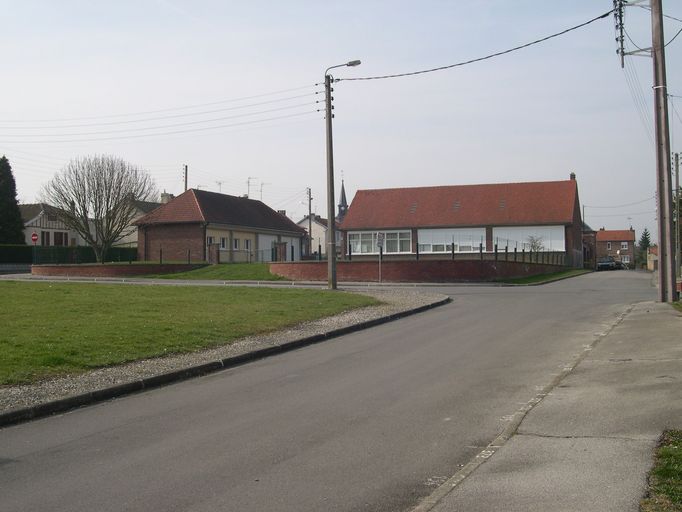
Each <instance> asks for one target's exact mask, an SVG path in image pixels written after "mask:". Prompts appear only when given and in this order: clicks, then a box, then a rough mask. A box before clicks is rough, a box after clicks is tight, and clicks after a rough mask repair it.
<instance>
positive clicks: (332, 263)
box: [324, 60, 360, 290]
mask: <svg viewBox="0 0 682 512" xmlns="http://www.w3.org/2000/svg"><path fill="white" fill-rule="evenodd" d="M358 65H360V61H359V60H351V61H350V62H346V63H345V64H338V65H336V66H330V67H328V68H327V69H326V70H325V72H324V96H325V107H326V108H325V117H324V118H325V120H326V121H327V123H326V127H327V284H328V288H329V289H330V290H336V225H335V224H336V215H335V212H334V144H333V142H332V118H333V117H334V115H333V114H332V110H333V109H334V107H332V99H333V98H332V77H331V75H330V74H329V70H330V69H334V68H341V67H345V66H358Z"/></svg>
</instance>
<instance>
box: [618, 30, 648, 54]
mask: <svg viewBox="0 0 682 512" xmlns="http://www.w3.org/2000/svg"><path fill="white" fill-rule="evenodd" d="M623 32H624V33H625V37H627V38H628V41H630V42H631V43H632V46H634V47H635V48H637V49H638V50H639V51H641V52H645V51H647V50H645V49H644V48H640V47H639V46H638V45H637V43H635V42H634V41H633V40H632V38H631V37H630V34H628V31H627V30H623Z"/></svg>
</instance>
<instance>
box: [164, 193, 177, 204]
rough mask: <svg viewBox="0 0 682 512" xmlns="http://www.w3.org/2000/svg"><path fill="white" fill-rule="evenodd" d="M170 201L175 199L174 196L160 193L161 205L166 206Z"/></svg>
mask: <svg viewBox="0 0 682 512" xmlns="http://www.w3.org/2000/svg"><path fill="white" fill-rule="evenodd" d="M171 199H175V196H174V195H173V194H169V193H168V192H166V191H165V190H164V191H163V192H162V193H161V203H162V204H166V203H168V202H170V200H171Z"/></svg>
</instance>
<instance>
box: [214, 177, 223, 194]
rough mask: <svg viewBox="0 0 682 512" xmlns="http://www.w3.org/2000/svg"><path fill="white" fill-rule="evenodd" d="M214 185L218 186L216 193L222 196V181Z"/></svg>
mask: <svg viewBox="0 0 682 512" xmlns="http://www.w3.org/2000/svg"><path fill="white" fill-rule="evenodd" d="M215 183H216V185H218V193H220V194H222V193H223V183H224V181H220V180H218V181H216V182H215Z"/></svg>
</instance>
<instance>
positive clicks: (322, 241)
mask: <svg viewBox="0 0 682 512" xmlns="http://www.w3.org/2000/svg"><path fill="white" fill-rule="evenodd" d="M296 224H297V225H298V226H300V227H302V228H303V229H305V231H306V241H305V243H304V244H303V246H304V249H303V253H304V254H305V255H314V254H317V252H318V251H321V252H320V254H321V255H322V256H326V254H327V219H325V218H323V217H320V216H319V215H316V214H313V215H311V216H310V222H309V221H308V216H307V215H306V216H305V217H303V218H302V219H301V220H299V221H298V222H297V223H296ZM309 228H310V229H312V236H310V235H308V229H309ZM339 228H340V224H339V223H338V222H337V223H336V229H337V231H336V232H335V235H336V245H337V248H338V247H339V246H340V245H341V241H342V234H341V231H340V230H339ZM308 239H309V240H310V245H311V247H310V254H308V253H307V245H308Z"/></svg>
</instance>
